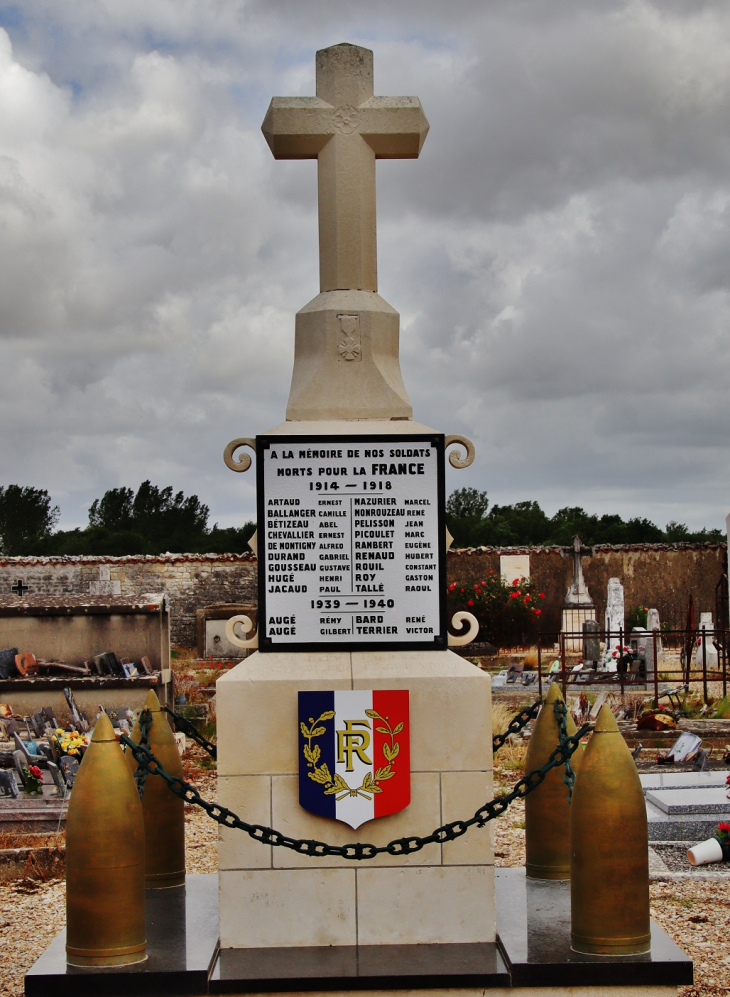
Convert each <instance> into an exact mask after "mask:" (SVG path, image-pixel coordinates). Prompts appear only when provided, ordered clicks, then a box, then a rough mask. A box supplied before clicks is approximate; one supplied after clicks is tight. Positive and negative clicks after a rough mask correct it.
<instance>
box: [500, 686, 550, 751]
mask: <svg viewBox="0 0 730 997" xmlns="http://www.w3.org/2000/svg"><path fill="white" fill-rule="evenodd" d="M541 705H542V700H541V699H536V700H535V702H534V703H533V704H532V706H527V707H526V708H525V709H524V710H520V712H519V713H516V714H515V715H514V716H513V717H512V719H511V720H510V722H509V723H508V724H507V730H505V731H504V733H502V734H495V735H494V737H493V738H492V751H493V752H494V751H499V749H500V748H501V747H502V745H503V744H504V743H505V741H506V740H507V739H508V738H509V737H510V735H512V734H519V732H520V731H521V730H522V729H523V728H524V727H526V726H527V725H528V724H529V722H530V721H531V720H534V719H535V718H536V717H537V714H538V713H539V712H540V706H541Z"/></svg>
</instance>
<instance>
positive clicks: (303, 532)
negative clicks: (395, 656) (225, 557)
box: [256, 434, 447, 651]
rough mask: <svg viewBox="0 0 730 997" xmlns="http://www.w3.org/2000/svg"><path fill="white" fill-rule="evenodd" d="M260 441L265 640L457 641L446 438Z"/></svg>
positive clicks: (354, 643)
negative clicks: (452, 631)
mask: <svg viewBox="0 0 730 997" xmlns="http://www.w3.org/2000/svg"><path fill="white" fill-rule="evenodd" d="M256 449H257V454H258V476H259V480H258V501H259V508H258V530H259V547H258V550H259V628H260V629H259V649H260V650H262V651H267V650H269V651H273V650H278V649H280V648H282V647H286V648H287V649H289V650H299V651H306V650H312V649H314V648H317V647H322V646H323V645H325V646H327V647H328V648H329V649H330V650H336V649H347V650H353V649H358V648H372V647H373V646H378V647H381V648H383V649H387V648H391V649H393V648H400V649H435V648H442V647H446V643H447V636H446V611H445V587H446V586H445V527H444V521H443V508H444V472H443V468H444V438H443V436H439V435H438V434H434V435H428V436H426V435H411V434H404V435H403V436H402V437H394V436H380V437H366V436H347V437H341V436H340V437H328V438H322V437H316V438H307V437H301V436H290V437H282V436H276V437H273V436H272V437H259V438H258V439H257V446H256Z"/></svg>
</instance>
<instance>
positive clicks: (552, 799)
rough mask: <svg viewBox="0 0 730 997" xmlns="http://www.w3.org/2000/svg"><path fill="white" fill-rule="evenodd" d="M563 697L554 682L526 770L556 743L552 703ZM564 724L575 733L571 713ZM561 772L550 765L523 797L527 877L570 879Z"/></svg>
mask: <svg viewBox="0 0 730 997" xmlns="http://www.w3.org/2000/svg"><path fill="white" fill-rule="evenodd" d="M562 699H563V696H562V693H561V692H560V686H559V685H558V683H557V682H553V683H552V685H551V686H550V688H549V689H548V694H547V696H546V697H545V703H544V705H543V708H542V709H541V710H540V713H539V715H538V718H537V720H536V721H535V726H534V728H533V730H532V734H531V735H530V740H529V742H528V745H527V755H526V757H525V772H532V770H533V769H539V768H540V767H541V766H542V765H544V764H545V762H546V761H547V760H548V758H549V757H550V755H551V754H552V753H553V751H554V750H555V748H556V747H557V746H558V738H559V734H558V721H557V720H556V718H555V710H554V707H553V704H554V703H555V701H556V700H560V701H561V702H562ZM566 728H567V730H568V733H569V734H575V732H576V726H575V724H574V723H573V718H572V717H571V715H570V713H569V714H568V716H567V718H566ZM581 755H582V749H579V750H578V751H576V752H575V754H574V755H573V756H572V758H571V760H570V763H571V765H572V767H573V770H574V771H577V767H578V765H579V763H580V759H581ZM564 775H565V766H563V765H559V766H557V767H556V768H554V769H551V770H550V771H549V772H548V774H547V776H546V777H545V781H544V782H543V783H542V784H541V785H540V786H538V787H537V789H534V790H533V791H532V792H531V793H530V794H529V795H528V796H526V797H525V852H526V862H525V865H526V875H527V877H528V878H529V879H570V803H569V801H568V787H567V785H566V783H565V781H564V779H563V776H564Z"/></svg>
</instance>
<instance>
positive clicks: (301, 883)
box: [217, 651, 495, 949]
mask: <svg viewBox="0 0 730 997" xmlns="http://www.w3.org/2000/svg"><path fill="white" fill-rule="evenodd" d="M305 689H309V690H328V689H334V690H340V689H408V690H409V692H410V726H411V803H410V806H408V807H407V808H406V809H405V810H403V811H401V812H400V813H397V814H394V815H392V816H389V817H382V818H379V819H377V820H373V821H369V822H368V823H366V824H363V825H362V826H361V827H359V828H358V829H357V831H353V830H352V829H351V828H350V827H348V826H347V825H345V824H343V823H341V822H337V821H334V820H328V819H325V818H322V817H318V816H316V815H314V814H311V813H309V812H308V811H306V810H304V809H303V808H302V807H300V805H299V799H298V795H299V787H298V771H299V759H298V741H297V693H298V692H299V690H305ZM217 704H218V799H219V801H220V802H221V803H222V804H223V805H224V806H227V807H230V808H231V809H232V810H234V811H235V812H236V813H238V814H239V815H240V816H241V817H242V818H243V819H244V820H246V821H249V822H251V823H256V824H263V825H266V826H269V827H274V828H275V829H276V830H279V831H282V832H284V833H285V834H288V835H291V836H292V837H295V838H307V839H311V838H316V839H318V840H320V841H326V842H329V843H332V844H346V843H348V842H351V841H363V842H371V843H373V844H376V845H381V844H385V843H387V842H388V841H390V840H392V839H393V838H398V837H401V836H404V835H411V834H414V835H421V836H423V835H426V834H430V833H431V831H433V830H434V829H435V828H437V827H438V826H439V825H441V824H443V823H445V822H447V821H451V820H456V819H466V818H468V817H471V816H472V815H473V814H474V812H475V811H476V810H477V809H478V808H479V807H480V806H481V805H482V804H483V803H484V802H485V801H486V800H488V799H491V797H492V743H491V736H492V730H491V686H490V681H489V678H488V676H487V675H485V673H484V672H481V671H480V670H479V669H477V668H475V667H474V665H471V664H469V663H468V662H465V661H464V660H463V659H462V658H460V657H458V656H457V655H455V654H454V653H453V652H451V651H428V652H423V651H405V652H378V651H371V652H341V653H338V652H334V653H315V654H288V653H272V654H261V653H258V652H257V653H255V654H253V655H252V656H251V657H250V658H247V659H246V660H245V661H243V662H241V664H240V665H238V666H237V667H236V668H234V669H232V670H231V671H230V672H228V673H227V674H226V675H225V676H223V677H222V678H221V679H219V681H218V684H217ZM219 870H220V871H219V884H220V944H221V948H222V949H253V948H276V947H285V946H294V947H307V946H353V945H414V944H433V943H457V942H458V943H467V942H493V941H494V939H495V908H494V858H493V845H492V834H491V829H490V828H489V827H488V826H487V827H484V828H477V827H474V828H470V830H469V831H468V832H467V833H466V834H465V835H464V836H463V837H461V838H459V839H458V840H456V841H452V842H447V843H446V844H444V845H438V844H431V845H426V846H425V847H424V848H423V849H422V850H421V851H419V852H416V853H414V854H412V855H408V856H403V857H398V856H391V855H385V856H378V857H377V858H376V859H370V860H366V861H362V862H353V861H349V860H346V859H340V858H316V859H314V858H309V857H308V856H305V855H299V854H297V853H295V852H293V851H291V850H289V849H285V848H280V847H277V848H272V847H271V846H268V845H262V844H260V843H258V842H256V841H253V840H252V839H251V838H250V837H249V836H248V835H246V834H245V833H243V832H242V831H237V830H227V829H224V830H222V832H221V838H220V848H219Z"/></svg>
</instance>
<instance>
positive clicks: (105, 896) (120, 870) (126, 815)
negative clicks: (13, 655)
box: [66, 716, 147, 966]
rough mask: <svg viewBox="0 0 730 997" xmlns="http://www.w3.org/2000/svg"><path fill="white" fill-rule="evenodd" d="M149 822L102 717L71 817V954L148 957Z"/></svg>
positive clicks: (128, 959) (91, 959) (77, 957)
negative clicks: (146, 826) (146, 854)
mask: <svg viewBox="0 0 730 997" xmlns="http://www.w3.org/2000/svg"><path fill="white" fill-rule="evenodd" d="M146 951H147V940H146V931H145V897H144V820H143V817H142V805H141V803H140V799H139V794H138V793H137V787H136V785H135V783H134V779H133V778H132V776H131V774H130V771H129V766H128V765H127V763H126V762H125V759H124V755H123V753H122V750H121V748H120V747H119V744H118V743H117V739H116V737H115V736H114V729H113V728H112V725H111V722H110V720H109V718H108V717H106V716H102V717H100V718H99V720H98V722H97V724H96V727H95V728H94V734H93V737H92V739H91V743H90V744H89V747H88V748H87V749H86V752H85V754H84V757H83V760H82V762H81V765H80V767H79V771H78V774H77V776H76V781H75V782H74V787H73V792H72V793H71V799H70V801H69V806H68V816H67V818H66V959H67V962H68V963H69V964H70V965H72V966H124V965H128V964H130V963H135V962H143V961H144V960H145V959H146V958H147V954H146Z"/></svg>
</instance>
